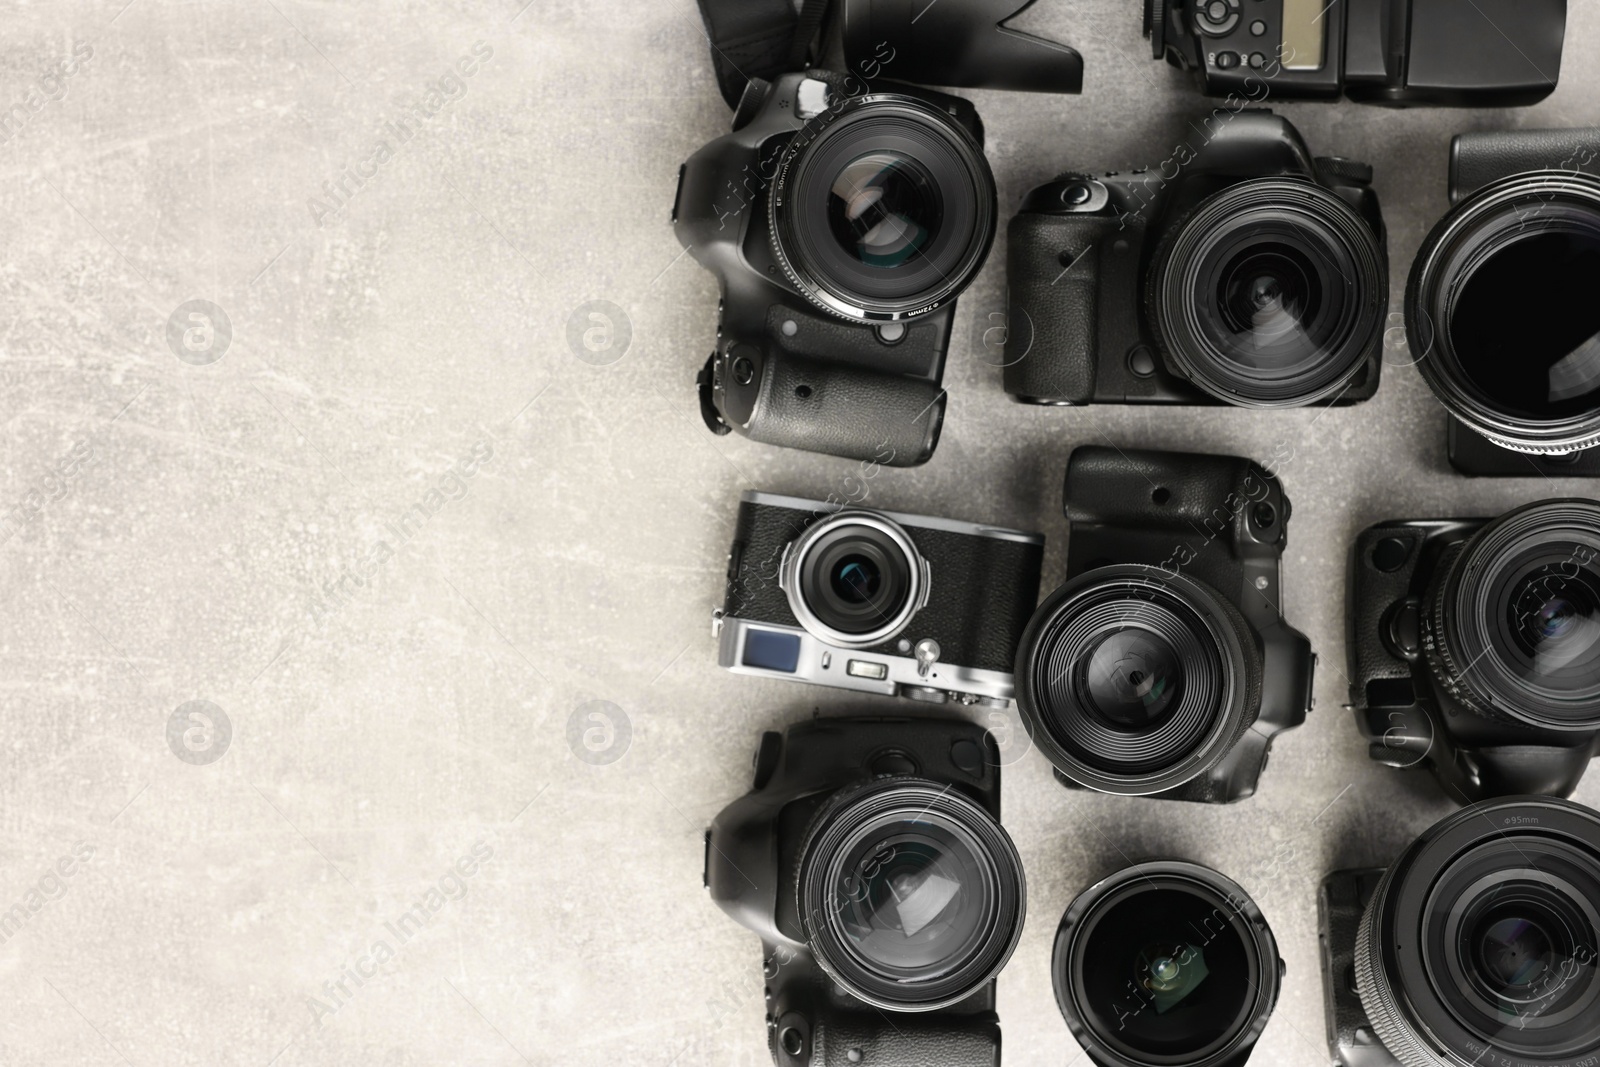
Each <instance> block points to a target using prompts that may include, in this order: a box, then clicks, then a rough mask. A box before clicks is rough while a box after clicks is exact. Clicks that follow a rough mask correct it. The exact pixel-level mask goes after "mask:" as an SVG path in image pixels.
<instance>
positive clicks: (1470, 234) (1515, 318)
mask: <svg viewBox="0 0 1600 1067" xmlns="http://www.w3.org/2000/svg"><path fill="white" fill-rule="evenodd" d="M1597 291H1600V179H1595V178H1592V177H1589V176H1587V175H1582V174H1565V173H1563V174H1554V173H1551V174H1533V175H1522V176H1519V177H1514V178H1509V179H1506V180H1504V181H1501V182H1498V183H1496V184H1494V185H1490V186H1488V187H1486V188H1485V189H1483V190H1480V191H1479V192H1478V193H1477V194H1475V195H1474V196H1472V197H1471V198H1469V199H1468V200H1466V201H1465V202H1463V203H1462V204H1461V205H1459V206H1458V207H1456V208H1455V210H1453V211H1452V212H1450V214H1449V215H1447V216H1445V218H1444V219H1443V220H1442V221H1441V222H1440V223H1439V224H1438V226H1436V227H1435V228H1434V230H1433V232H1432V233H1431V234H1430V235H1429V236H1428V239H1427V240H1426V241H1425V242H1424V243H1423V246H1422V250H1421V252H1419V253H1418V256H1417V260H1416V263H1415V265H1414V266H1413V268H1412V272H1411V282H1410V285H1409V287H1408V290H1407V299H1406V326H1407V330H1408V333H1409V336H1410V341H1411V347H1412V351H1414V352H1415V353H1416V354H1417V356H1418V358H1419V360H1420V362H1419V364H1418V367H1419V369H1420V370H1421V372H1422V375H1423V378H1424V379H1425V380H1426V381H1427V383H1428V385H1429V387H1431V388H1432V389H1433V391H1434V393H1435V394H1436V395H1437V396H1438V397H1439V399H1440V401H1441V402H1442V403H1443V404H1444V405H1445V407H1446V408H1448V409H1449V410H1450V412H1451V413H1452V414H1453V415H1455V416H1456V417H1457V418H1458V419H1460V420H1461V421H1462V422H1464V423H1466V424H1467V425H1468V426H1470V427H1471V428H1472V429H1474V430H1476V431H1477V432H1478V433H1480V434H1482V435H1483V436H1485V437H1487V438H1489V439H1490V440H1491V441H1493V442H1495V443H1496V444H1500V445H1502V446H1504V447H1507V448H1512V449H1516V450H1519V451H1523V452H1534V453H1559V452H1565V451H1570V450H1572V449H1576V448H1585V447H1589V446H1590V445H1593V444H1594V443H1596V441H1600V303H1596V301H1595V300H1594V294H1595V293H1596V292H1597Z"/></svg>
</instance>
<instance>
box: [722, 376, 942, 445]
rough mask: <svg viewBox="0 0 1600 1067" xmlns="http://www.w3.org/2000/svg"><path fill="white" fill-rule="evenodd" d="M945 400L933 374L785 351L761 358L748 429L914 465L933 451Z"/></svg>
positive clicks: (773, 441) (776, 441)
mask: <svg viewBox="0 0 1600 1067" xmlns="http://www.w3.org/2000/svg"><path fill="white" fill-rule="evenodd" d="M944 405H945V394H944V390H943V389H941V388H940V387H939V386H938V385H937V384H936V383H934V382H930V381H926V380H924V379H918V378H907V377H903V376H900V375H894V374H874V373H872V372H871V371H863V370H859V369H857V368H854V367H848V366H845V365H842V364H838V363H829V362H826V361H822V360H809V359H801V358H798V357H796V356H793V355H788V354H786V355H784V356H783V358H781V359H773V360H769V361H768V363H767V369H766V373H765V376H764V378H763V380H762V383H761V396H760V399H759V400H757V402H756V410H755V416H754V417H753V418H751V420H750V424H749V436H750V438H751V439H752V440H755V441H760V442H762V443H764V444H769V445H782V446H784V447H786V448H803V449H806V450H808V451H811V452H825V453H827V454H828V455H831V456H842V457H844V458H845V459H860V460H873V461H875V462H877V463H881V464H883V465H884V466H886V467H915V466H917V465H918V464H921V463H926V462H927V461H928V458H929V457H930V456H932V455H933V449H934V446H935V445H936V444H938V441H939V430H940V427H942V426H943V424H944Z"/></svg>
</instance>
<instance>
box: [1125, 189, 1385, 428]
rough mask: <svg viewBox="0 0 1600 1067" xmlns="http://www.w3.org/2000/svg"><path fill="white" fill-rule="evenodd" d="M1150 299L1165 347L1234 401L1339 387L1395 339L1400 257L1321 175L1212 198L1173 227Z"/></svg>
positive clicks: (1273, 402) (1203, 383)
mask: <svg viewBox="0 0 1600 1067" xmlns="http://www.w3.org/2000/svg"><path fill="white" fill-rule="evenodd" d="M1145 299H1146V302H1147V306H1148V313H1149V316H1150V320H1151V321H1152V322H1153V323H1155V325H1156V333H1157V337H1158V340H1159V341H1160V343H1161V346H1162V349H1163V351H1164V352H1165V353H1166V354H1167V356H1168V357H1169V358H1170V359H1171V360H1172V362H1173V363H1174V364H1175V365H1176V366H1177V367H1179V368H1181V369H1182V371H1183V372H1184V374H1186V375H1187V376H1188V377H1189V378H1190V380H1191V381H1193V382H1194V384H1195V385H1197V386H1199V387H1200V388H1202V389H1204V390H1205V391H1206V392H1208V393H1210V394H1211V395H1213V396H1215V397H1217V398H1218V399H1220V400H1225V401H1227V402H1228V403H1231V404H1237V405H1240V406H1244V407H1288V406H1292V405H1302V404H1314V403H1317V402H1318V401H1322V400H1331V399H1336V398H1337V397H1338V396H1339V395H1340V394H1341V393H1343V392H1344V391H1346V390H1347V389H1349V388H1350V386H1351V385H1352V384H1354V383H1355V382H1356V380H1357V379H1358V377H1359V375H1360V374H1361V373H1362V372H1363V371H1364V370H1365V368H1366V367H1367V365H1368V361H1369V359H1370V358H1371V357H1372V356H1373V355H1374V354H1375V353H1376V352H1378V351H1379V350H1380V348H1381V346H1382V343H1383V325H1384V317H1385V312H1386V310H1387V308H1388V299H1389V283H1388V269H1387V266H1386V259H1385V257H1384V251H1383V247H1382V245H1381V244H1380V243H1379V240H1378V237H1377V235H1375V234H1374V233H1373V232H1372V229H1371V227H1369V226H1368V225H1367V224H1366V222H1365V221H1364V220H1363V219H1362V218H1361V217H1360V216H1359V215H1357V214H1356V212H1355V211H1354V210H1353V209H1352V208H1351V207H1350V206H1349V205H1348V204H1346V203H1345V202H1344V201H1343V200H1341V199H1339V197H1337V196H1336V195H1334V194H1333V193H1331V192H1329V191H1328V190H1326V189H1324V188H1322V187H1321V186H1320V185H1316V184H1314V183H1312V182H1309V181H1303V180H1298V179H1293V178H1263V179H1257V180H1254V181H1249V182H1244V183H1242V184H1240V185H1235V186H1232V187H1231V188H1228V189H1225V190H1223V191H1222V192H1220V193H1217V194H1215V195H1214V196H1212V197H1211V198H1210V199H1208V200H1206V201H1204V202H1202V203H1201V204H1200V206H1199V207H1197V208H1196V209H1195V210H1194V211H1193V212H1192V213H1191V214H1190V215H1189V216H1188V217H1187V218H1185V219H1183V220H1182V221H1181V222H1179V223H1178V224H1176V225H1175V226H1174V227H1173V228H1172V229H1171V230H1170V231H1169V232H1168V233H1167V235H1166V237H1165V238H1164V239H1163V241H1162V243H1161V245H1160V247H1159V248H1158V249H1157V251H1156V253H1155V256H1154V258H1153V260H1152V266H1151V274H1150V280H1149V283H1148V284H1147V285H1146V286H1145Z"/></svg>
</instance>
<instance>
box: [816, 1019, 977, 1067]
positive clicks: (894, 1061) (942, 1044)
mask: <svg viewBox="0 0 1600 1067" xmlns="http://www.w3.org/2000/svg"><path fill="white" fill-rule="evenodd" d="M813 1048H814V1051H813V1054H812V1060H811V1062H812V1063H813V1064H821V1065H822V1067H857V1065H861V1064H869V1065H871V1067H999V1064H1000V1027H999V1025H998V1024H996V1023H995V1021H994V1019H993V1018H992V1017H988V1018H983V1017H979V1018H978V1019H974V1020H972V1021H971V1022H957V1021H955V1020H944V1019H936V1018H935V1017H928V1018H927V1019H926V1020H925V1021H924V1020H922V1019H918V1020H915V1025H909V1026H908V1025H905V1024H904V1023H902V1024H901V1025H900V1026H898V1027H897V1026H894V1025H893V1024H891V1023H890V1022H889V1021H888V1020H887V1019H886V1018H884V1017H881V1016H870V1015H855V1014H852V1015H848V1016H835V1017H833V1018H829V1019H827V1020H826V1021H819V1022H818V1024H817V1028H816V1032H815V1034H814V1035H813ZM852 1051H854V1052H856V1053H857V1055H856V1056H855V1057H854V1058H852V1057H851V1052H852Z"/></svg>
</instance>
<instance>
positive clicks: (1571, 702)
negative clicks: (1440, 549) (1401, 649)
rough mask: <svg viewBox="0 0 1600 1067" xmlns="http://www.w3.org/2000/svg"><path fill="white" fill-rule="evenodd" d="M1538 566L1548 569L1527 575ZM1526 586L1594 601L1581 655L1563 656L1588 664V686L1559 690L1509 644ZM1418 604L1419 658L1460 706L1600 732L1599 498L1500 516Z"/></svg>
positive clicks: (1458, 553) (1450, 559)
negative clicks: (1421, 606) (1513, 615)
mask: <svg viewBox="0 0 1600 1067" xmlns="http://www.w3.org/2000/svg"><path fill="white" fill-rule="evenodd" d="M1541 559H1542V560H1544V561H1545V564H1546V565H1545V566H1543V567H1542V568H1539V569H1535V568H1534V566H1533V564H1534V563H1535V562H1537V561H1539V560H1541ZM1534 587H1537V589H1535V588H1534ZM1525 588H1526V589H1528V590H1530V591H1535V592H1538V593H1540V594H1541V595H1546V594H1547V595H1548V596H1549V597H1559V596H1561V595H1562V594H1567V595H1569V596H1570V597H1572V598H1574V599H1576V598H1577V597H1578V594H1579V592H1584V593H1585V595H1586V596H1587V597H1588V599H1591V600H1595V601H1596V603H1592V604H1588V612H1587V614H1586V615H1585V617H1584V618H1583V619H1582V620H1581V621H1582V622H1583V624H1584V626H1585V627H1586V629H1587V640H1588V642H1589V645H1588V649H1587V654H1586V655H1585V657H1584V658H1583V660H1582V661H1581V662H1580V661H1579V660H1578V659H1577V658H1576V656H1575V654H1569V655H1568V657H1567V660H1568V661H1569V662H1568V665H1569V666H1578V667H1582V666H1584V665H1585V664H1587V668H1588V674H1587V677H1588V679H1589V681H1588V683H1587V684H1583V685H1576V686H1574V685H1571V684H1568V685H1564V686H1559V687H1558V686H1557V685H1556V684H1555V682H1556V681H1558V680H1559V679H1558V677H1557V676H1556V675H1555V674H1551V673H1547V674H1546V675H1545V676H1544V677H1543V678H1541V677H1540V676H1539V672H1540V670H1541V668H1540V665H1539V663H1538V661H1537V660H1536V659H1530V658H1529V657H1528V655H1527V654H1526V653H1525V652H1524V651H1523V650H1522V649H1520V648H1519V647H1517V644H1516V638H1517V634H1516V633H1515V631H1514V627H1513V623H1512V622H1511V620H1510V619H1509V618H1508V616H1509V615H1510V614H1511V613H1513V612H1515V613H1516V614H1517V616H1518V618H1521V617H1523V616H1526V615H1527V614H1528V612H1527V611H1525V610H1520V609H1519V608H1518V605H1517V601H1518V599H1519V598H1520V595H1521V594H1522V592H1523V591H1524V589H1525ZM1534 599H1535V600H1537V599H1539V598H1538V597H1535V598H1534ZM1425 603H1426V606H1427V610H1426V611H1425V612H1424V615H1423V635H1422V636H1423V640H1422V646H1423V653H1424V659H1425V660H1426V662H1427V664H1428V666H1429V669H1430V671H1431V672H1432V674H1433V676H1434V678H1435V679H1437V680H1438V681H1439V683H1440V684H1441V685H1442V686H1443V687H1444V689H1445V691H1446V692H1447V693H1449V694H1450V696H1451V697H1452V698H1454V699H1455V700H1456V701H1457V702H1458V703H1460V704H1461V705H1462V706H1464V707H1466V708H1467V709H1469V710H1471V711H1473V712H1476V713H1477V714H1479V715H1482V716H1484V717H1485V718H1488V719H1492V720H1495V721H1499V722H1507V723H1513V724H1518V725H1521V726H1531V727H1534V728H1536V729H1543V730H1556V731H1564V732H1585V733H1587V732H1592V731H1594V729H1595V728H1596V727H1597V726H1600V501H1594V500H1585V499H1566V500H1545V501H1539V502H1537V503H1533V504H1528V505H1525V506H1523V507H1521V508H1517V509H1516V510H1514V511H1510V512H1507V513H1506V514H1505V515H1502V516H1500V517H1499V518H1497V519H1495V520H1494V521H1493V522H1491V523H1489V524H1488V525H1487V526H1485V527H1484V528H1483V529H1481V530H1480V531H1478V533H1477V534H1476V535H1474V536H1473V538H1472V539H1471V540H1470V541H1468V542H1467V543H1466V544H1465V545H1464V546H1462V547H1461V548H1459V549H1456V550H1454V551H1452V552H1451V553H1450V554H1449V555H1448V556H1447V557H1446V558H1445V559H1443V560H1442V561H1441V565H1440V566H1439V568H1438V570H1437V573H1436V575H1435V577H1434V580H1433V583H1432V585H1431V586H1430V588H1429V590H1428V593H1427V597H1426V600H1425ZM1530 603H1531V601H1530ZM1580 651H1581V650H1580ZM1571 673H1573V672H1571V671H1568V674H1569V675H1570V674H1571Z"/></svg>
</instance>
